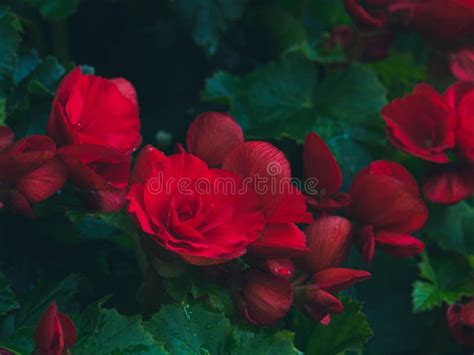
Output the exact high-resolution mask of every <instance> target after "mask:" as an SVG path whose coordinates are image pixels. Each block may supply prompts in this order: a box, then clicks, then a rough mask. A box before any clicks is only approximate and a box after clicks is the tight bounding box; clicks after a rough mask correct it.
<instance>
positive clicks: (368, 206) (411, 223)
mask: <svg viewBox="0 0 474 355" xmlns="http://www.w3.org/2000/svg"><path fill="white" fill-rule="evenodd" d="M350 194H351V198H352V205H351V209H350V213H351V215H352V216H353V217H354V218H355V219H356V221H357V222H358V223H359V224H360V225H361V228H360V230H359V231H358V233H356V239H355V242H356V245H357V246H358V247H359V249H360V251H361V253H362V256H363V257H364V259H365V260H366V261H367V262H371V261H372V259H373V257H374V254H375V245H376V244H377V245H378V246H380V247H381V248H382V249H383V250H384V251H386V252H387V253H389V254H392V255H395V256H400V257H406V256H413V255H416V254H419V253H421V252H422V251H423V249H424V244H423V242H421V241H420V240H418V239H416V238H415V237H412V236H411V235H410V234H409V233H412V232H416V231H417V230H419V229H421V228H422V227H423V225H424V224H425V223H426V220H427V218H428V209H427V207H426V205H425V204H424V203H423V201H422V200H421V199H420V197H419V189H418V186H417V185H416V181H415V180H414V178H413V177H412V176H411V175H410V173H409V172H408V171H407V170H406V169H405V168H403V167H402V166H401V165H399V164H396V163H393V162H389V161H376V162H373V163H371V164H370V165H369V166H368V167H367V168H365V169H363V170H362V171H361V172H359V174H358V175H357V176H356V177H355V179H354V181H353V183H352V187H351V190H350Z"/></svg>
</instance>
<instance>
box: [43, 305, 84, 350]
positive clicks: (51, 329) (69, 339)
mask: <svg viewBox="0 0 474 355" xmlns="http://www.w3.org/2000/svg"><path fill="white" fill-rule="evenodd" d="M76 338H77V333H76V327H75V326H74V323H73V322H72V321H71V319H70V318H69V317H68V316H67V315H65V314H64V313H61V312H59V311H58V307H57V305H56V303H52V304H51V305H50V306H49V308H48V309H47V310H46V311H45V312H44V313H43V315H42V316H41V318H40V319H39V321H38V323H37V325H36V330H35V334H34V342H35V354H41V355H62V354H66V353H68V350H69V349H71V348H72V347H73V346H74V344H75V343H76Z"/></svg>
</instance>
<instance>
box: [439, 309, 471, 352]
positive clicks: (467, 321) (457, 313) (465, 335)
mask: <svg viewBox="0 0 474 355" xmlns="http://www.w3.org/2000/svg"><path fill="white" fill-rule="evenodd" d="M446 316H447V318H448V325H449V330H450V331H451V334H452V335H453V338H454V339H455V340H456V341H457V342H458V343H459V344H461V345H464V346H466V347H467V348H469V349H474V300H471V301H469V302H468V303H466V304H453V305H451V306H449V307H448V311H447V315H446Z"/></svg>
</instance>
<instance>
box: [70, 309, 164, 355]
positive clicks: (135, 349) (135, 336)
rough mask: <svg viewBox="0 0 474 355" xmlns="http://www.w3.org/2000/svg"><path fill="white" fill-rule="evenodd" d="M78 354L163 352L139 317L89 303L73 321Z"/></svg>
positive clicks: (156, 354) (157, 353) (74, 350)
mask: <svg viewBox="0 0 474 355" xmlns="http://www.w3.org/2000/svg"><path fill="white" fill-rule="evenodd" d="M75 324H76V328H77V330H78V342H77V344H76V346H75V347H74V349H73V353H74V354H78V355H81V354H83V355H119V354H150V355H159V354H166V351H164V349H163V348H162V347H161V345H160V344H157V343H156V342H155V340H154V339H153V337H152V336H151V334H149V333H148V332H147V331H146V330H145V328H144V326H143V325H142V320H141V317H139V316H135V317H125V316H123V315H121V314H119V313H118V312H117V311H116V310H113V309H105V308H103V307H102V305H101V303H100V302H99V303H96V304H93V305H91V306H89V307H88V308H87V309H86V311H85V312H84V313H83V314H81V315H80V317H79V318H78V319H77V320H75Z"/></svg>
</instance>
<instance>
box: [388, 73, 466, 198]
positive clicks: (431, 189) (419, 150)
mask: <svg viewBox="0 0 474 355" xmlns="http://www.w3.org/2000/svg"><path fill="white" fill-rule="evenodd" d="M472 107H474V84H473V83H469V82H458V83H456V84H454V85H453V86H451V87H449V88H448V90H447V91H446V92H445V93H444V95H440V94H438V93H437V92H436V91H435V90H433V89H432V88H431V87H430V86H429V85H427V84H420V85H418V86H417V87H416V88H415V90H414V91H413V93H412V94H411V95H407V96H405V97H404V98H402V99H396V100H394V101H392V102H391V103H390V104H388V105H387V106H385V107H384V108H383V110H382V116H383V118H384V119H385V122H386V128H387V134H388V137H389V139H390V141H391V142H392V144H393V145H395V146H396V147H397V148H399V149H401V150H404V151H405V152H407V153H409V154H412V155H414V156H417V157H419V158H422V159H424V160H427V161H430V162H432V167H431V170H432V171H431V172H430V174H429V176H428V178H427V179H426V181H425V183H424V186H423V192H424V195H425V197H426V198H427V199H428V200H430V201H432V202H438V203H446V204H451V203H456V202H459V201H460V200H463V199H465V198H467V197H469V196H470V195H471V194H472V193H474V139H473V137H474V111H473V110H472ZM450 151H452V152H453V153H454V155H455V157H456V159H455V160H454V161H451V159H450V158H449V155H448V152H450Z"/></svg>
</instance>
